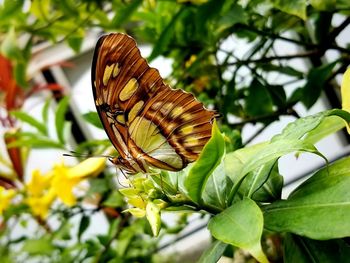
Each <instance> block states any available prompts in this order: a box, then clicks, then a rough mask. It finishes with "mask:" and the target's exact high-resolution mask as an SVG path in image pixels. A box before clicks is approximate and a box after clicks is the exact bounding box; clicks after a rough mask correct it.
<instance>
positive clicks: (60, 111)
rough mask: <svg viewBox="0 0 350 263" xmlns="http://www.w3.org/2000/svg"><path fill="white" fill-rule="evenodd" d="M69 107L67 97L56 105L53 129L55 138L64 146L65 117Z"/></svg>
mask: <svg viewBox="0 0 350 263" xmlns="http://www.w3.org/2000/svg"><path fill="white" fill-rule="evenodd" d="M68 107H69V97H64V98H63V99H61V100H60V102H59V103H58V104H57V109H56V114H55V127H56V133H57V138H58V140H59V142H60V143H62V144H64V142H65V138H64V131H65V127H64V126H65V116H66V112H67V110H68Z"/></svg>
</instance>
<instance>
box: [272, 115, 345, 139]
mask: <svg viewBox="0 0 350 263" xmlns="http://www.w3.org/2000/svg"><path fill="white" fill-rule="evenodd" d="M328 116H338V117H340V118H342V119H344V120H345V121H348V122H350V113H348V112H346V111H343V110H338V109H334V110H328V111H323V112H320V113H317V114H315V115H311V116H307V117H303V118H299V119H297V120H296V121H294V122H291V123H289V124H288V125H287V126H286V127H285V128H284V129H283V131H282V133H281V134H278V135H276V136H274V137H273V138H272V140H271V141H277V140H280V139H300V138H302V137H303V136H305V135H307V133H309V132H311V131H313V130H314V129H316V128H317V127H318V126H319V125H320V124H321V123H322V122H323V121H324V119H325V118H326V117H328ZM336 129H337V127H336ZM316 131H318V130H316ZM334 131H335V130H334ZM328 132H329V131H327V132H326V134H327V133H328ZM311 136H313V134H312V133H311ZM313 138H315V137H313ZM309 142H313V140H310V141H309Z"/></svg>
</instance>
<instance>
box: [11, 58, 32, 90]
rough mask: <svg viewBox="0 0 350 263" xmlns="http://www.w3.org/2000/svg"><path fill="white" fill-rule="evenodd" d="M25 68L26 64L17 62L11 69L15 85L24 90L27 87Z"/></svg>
mask: <svg viewBox="0 0 350 263" xmlns="http://www.w3.org/2000/svg"><path fill="white" fill-rule="evenodd" d="M27 66H28V65H27V63H26V62H25V61H23V60H21V61H17V63H16V64H15V66H14V69H13V73H14V77H15V80H16V83H17V84H18V85H19V86H20V87H21V88H26V87H28V86H29V83H28V81H27Z"/></svg>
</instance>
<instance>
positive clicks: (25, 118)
mask: <svg viewBox="0 0 350 263" xmlns="http://www.w3.org/2000/svg"><path fill="white" fill-rule="evenodd" d="M11 115H12V116H14V117H16V118H17V119H18V120H21V121H22V122H25V123H27V124H29V125H30V126H32V127H34V128H35V129H37V131H39V132H40V133H42V134H43V135H47V129H46V126H45V125H44V124H42V123H41V122H39V121H38V120H36V119H35V118H33V117H32V116H31V115H30V114H28V113H26V112H23V111H11Z"/></svg>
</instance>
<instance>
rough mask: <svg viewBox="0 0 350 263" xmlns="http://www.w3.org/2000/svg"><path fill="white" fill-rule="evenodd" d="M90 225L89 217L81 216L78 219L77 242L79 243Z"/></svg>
mask: <svg viewBox="0 0 350 263" xmlns="http://www.w3.org/2000/svg"><path fill="white" fill-rule="evenodd" d="M89 225H90V217H89V216H86V215H83V216H82V217H81V219H80V223H79V229H78V240H79V241H80V239H81V235H82V234H83V233H84V232H85V230H86V229H88V227H89Z"/></svg>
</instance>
